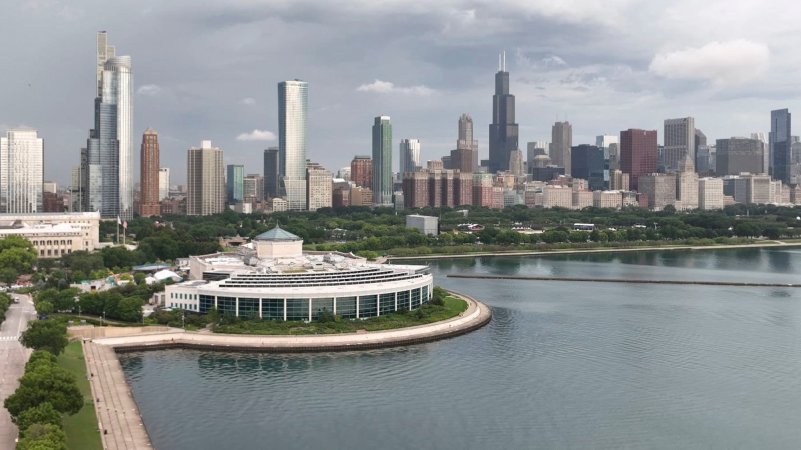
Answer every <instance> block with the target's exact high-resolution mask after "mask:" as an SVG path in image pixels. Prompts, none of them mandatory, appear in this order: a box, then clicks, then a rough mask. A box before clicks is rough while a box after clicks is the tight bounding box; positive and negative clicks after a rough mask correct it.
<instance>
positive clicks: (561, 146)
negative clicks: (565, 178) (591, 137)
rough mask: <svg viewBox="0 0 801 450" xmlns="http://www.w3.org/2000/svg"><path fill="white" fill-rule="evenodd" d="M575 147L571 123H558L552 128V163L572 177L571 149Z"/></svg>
mask: <svg viewBox="0 0 801 450" xmlns="http://www.w3.org/2000/svg"><path fill="white" fill-rule="evenodd" d="M572 147H573V126H572V125H570V122H567V121H565V122H556V123H554V124H553V127H551V148H550V155H549V156H550V157H551V163H552V164H553V165H555V166H557V167H564V168H565V175H570V162H571V159H570V149H571V148H572Z"/></svg>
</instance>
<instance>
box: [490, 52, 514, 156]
mask: <svg viewBox="0 0 801 450" xmlns="http://www.w3.org/2000/svg"><path fill="white" fill-rule="evenodd" d="M517 139H518V127H517V123H515V96H514V95H511V94H509V72H507V71H506V53H504V54H503V55H502V56H501V57H500V61H499V64H498V72H497V73H496V74H495V94H494V95H493V96H492V123H491V124H490V126H489V170H490V172H497V171H500V170H508V169H509V155H510V154H511V153H512V152H513V151H515V150H517V147H518V145H517Z"/></svg>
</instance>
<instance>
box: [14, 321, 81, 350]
mask: <svg viewBox="0 0 801 450" xmlns="http://www.w3.org/2000/svg"><path fill="white" fill-rule="evenodd" d="M20 341H21V342H22V345H24V346H26V347H28V348H32V349H34V350H46V351H48V352H50V353H52V354H53V355H58V354H60V353H61V352H62V351H64V347H66V346H67V344H68V343H69V341H68V340H67V326H66V325H65V324H64V323H63V322H59V321H55V320H37V321H35V322H32V323H31V325H30V326H29V327H28V329H27V330H25V332H24V333H22V337H21V338H20Z"/></svg>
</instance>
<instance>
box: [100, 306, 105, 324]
mask: <svg viewBox="0 0 801 450" xmlns="http://www.w3.org/2000/svg"><path fill="white" fill-rule="evenodd" d="M104 320H106V309H105V308H103V316H102V317H101V318H100V326H101V327H102V326H103V321H104Z"/></svg>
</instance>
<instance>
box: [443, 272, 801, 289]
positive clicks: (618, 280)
mask: <svg viewBox="0 0 801 450" xmlns="http://www.w3.org/2000/svg"><path fill="white" fill-rule="evenodd" d="M446 276H447V277H448V278H466V279H473V280H520V281H568V282H586V283H627V284H681V285H700V286H741V287H789V288H801V284H798V283H753V282H738V281H703V280H635V279H630V278H589V277H549V276H517V275H460V274H457V273H451V274H448V275H446Z"/></svg>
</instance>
